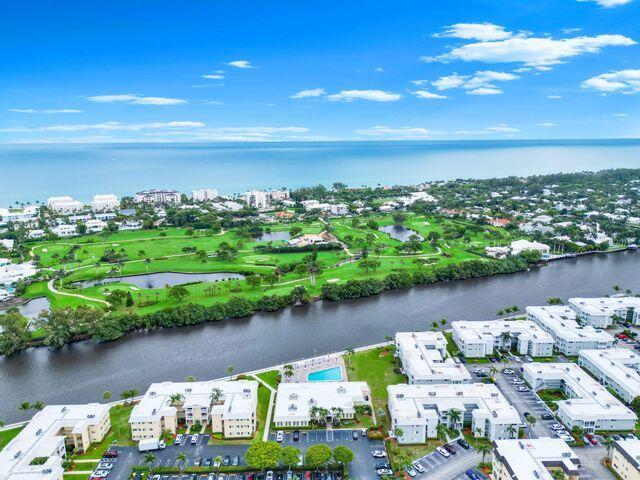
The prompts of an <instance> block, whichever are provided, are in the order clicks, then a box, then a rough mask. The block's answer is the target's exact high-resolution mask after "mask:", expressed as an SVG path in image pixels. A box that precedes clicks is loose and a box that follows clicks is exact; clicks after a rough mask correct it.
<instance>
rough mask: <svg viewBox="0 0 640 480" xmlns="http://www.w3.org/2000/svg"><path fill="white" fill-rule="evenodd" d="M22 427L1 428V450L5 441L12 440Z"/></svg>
mask: <svg viewBox="0 0 640 480" xmlns="http://www.w3.org/2000/svg"><path fill="white" fill-rule="evenodd" d="M23 428H24V427H16V428H12V429H10V430H2V431H0V450H2V449H3V448H4V447H5V445H6V444H7V443H9V442H10V441H11V440H13V439H14V438H15V437H16V435H18V434H19V433H20V432H21V431H22V429H23Z"/></svg>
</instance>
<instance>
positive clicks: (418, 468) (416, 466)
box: [411, 462, 426, 473]
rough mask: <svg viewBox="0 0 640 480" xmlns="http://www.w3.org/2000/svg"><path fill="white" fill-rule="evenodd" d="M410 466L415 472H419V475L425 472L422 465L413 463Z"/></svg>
mask: <svg viewBox="0 0 640 480" xmlns="http://www.w3.org/2000/svg"><path fill="white" fill-rule="evenodd" d="M411 465H413V468H415V469H416V470H417V471H419V472H420V473H424V472H426V470H425V468H424V467H423V466H422V464H420V463H418V462H413V463H412V464H411Z"/></svg>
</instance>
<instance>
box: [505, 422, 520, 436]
mask: <svg viewBox="0 0 640 480" xmlns="http://www.w3.org/2000/svg"><path fill="white" fill-rule="evenodd" d="M507 433H509V438H516V437H515V435H516V433H518V429H517V428H516V427H514V426H513V425H509V426H508V427H507Z"/></svg>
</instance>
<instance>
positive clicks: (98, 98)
mask: <svg viewBox="0 0 640 480" xmlns="http://www.w3.org/2000/svg"><path fill="white" fill-rule="evenodd" d="M86 98H87V100H89V101H90V102H95V103H128V104H131V105H160V106H165V105H181V104H183V103H187V101H186V100H183V99H181V98H167V97H146V96H144V95H137V94H133V93H126V94H119V95H94V96H91V97H86Z"/></svg>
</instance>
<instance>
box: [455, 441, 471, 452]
mask: <svg viewBox="0 0 640 480" xmlns="http://www.w3.org/2000/svg"><path fill="white" fill-rule="evenodd" d="M456 443H457V444H458V445H460V446H461V447H462V448H464V449H465V450H469V443H468V442H467V441H466V440H465V439H463V438H459V439H458V441H457V442H456Z"/></svg>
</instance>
